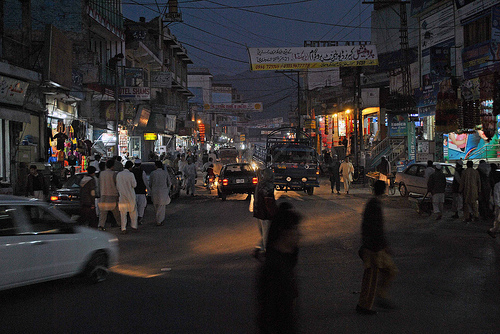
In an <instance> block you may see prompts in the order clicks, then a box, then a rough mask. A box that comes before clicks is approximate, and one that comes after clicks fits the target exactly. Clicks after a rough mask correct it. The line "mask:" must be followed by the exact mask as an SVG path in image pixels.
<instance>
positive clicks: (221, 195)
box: [220, 192, 227, 201]
mask: <svg viewBox="0 0 500 334" xmlns="http://www.w3.org/2000/svg"><path fill="white" fill-rule="evenodd" d="M226 197H227V195H226V193H225V192H221V193H220V198H221V199H222V200H223V201H225V200H226Z"/></svg>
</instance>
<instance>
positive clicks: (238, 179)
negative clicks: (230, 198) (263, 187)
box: [217, 163, 257, 201]
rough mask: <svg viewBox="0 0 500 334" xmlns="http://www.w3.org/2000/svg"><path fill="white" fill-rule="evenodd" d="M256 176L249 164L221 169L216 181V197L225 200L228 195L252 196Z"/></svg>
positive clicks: (227, 166)
mask: <svg viewBox="0 0 500 334" xmlns="http://www.w3.org/2000/svg"><path fill="white" fill-rule="evenodd" d="M256 185H257V174H256V172H255V170H254V168H253V167H252V165H251V164H248V163H239V164H228V165H225V166H224V167H222V170H221V172H220V175H219V177H218V181H217V195H218V196H219V197H220V198H221V199H222V200H223V201H225V200H226V197H227V195H230V194H253V193H254V192H255V186H256Z"/></svg>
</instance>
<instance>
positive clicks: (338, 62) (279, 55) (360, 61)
mask: <svg viewBox="0 0 500 334" xmlns="http://www.w3.org/2000/svg"><path fill="white" fill-rule="evenodd" d="M248 54H249V56H250V67H251V69H252V70H253V71H274V70H295V69H308V68H325V67H341V66H368V65H378V55H377V48H376V46H375V45H348V46H332V47H317V48H314V47H297V48H249V49H248Z"/></svg>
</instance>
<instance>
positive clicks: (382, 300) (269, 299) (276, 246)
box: [250, 169, 398, 334]
mask: <svg viewBox="0 0 500 334" xmlns="http://www.w3.org/2000/svg"><path fill="white" fill-rule="evenodd" d="M385 188H386V183H385V182H383V181H380V180H378V181H376V182H375V184H374V194H375V196H374V197H373V198H372V199H370V200H369V202H368V203H367V204H366V207H365V210H364V214H363V220H362V225H361V231H362V233H361V234H362V246H361V248H360V250H359V256H360V257H361V259H362V261H363V266H364V274H363V281H362V287H361V294H360V298H359V301H358V304H357V306H356V312H357V313H359V314H362V315H373V314H376V313H377V312H376V311H374V310H373V309H372V308H373V306H374V305H377V306H378V307H381V308H386V309H393V308H395V307H396V306H395V304H394V303H393V302H392V300H391V299H390V298H389V287H390V285H391V283H392V281H393V280H394V278H395V277H396V275H397V273H398V269H397V267H396V265H395V264H394V262H393V260H392V256H391V253H392V252H391V249H390V247H389V244H388V242H387V240H386V238H385V233H384V215H383V210H382V202H381V200H380V196H382V195H383V194H384V193H385ZM250 209H251V210H250V211H252V212H253V216H254V217H255V218H257V219H258V228H259V231H260V235H261V238H260V240H259V241H258V243H257V245H256V246H255V249H254V252H253V256H254V257H255V258H256V259H257V260H259V261H260V262H261V266H260V268H259V271H258V274H257V302H258V313H257V325H258V329H259V332H260V333H287V334H293V333H297V323H296V319H297V318H296V308H295V304H296V303H295V301H296V298H297V297H298V287H297V282H296V275H295V266H296V264H297V261H298V254H299V240H300V232H299V224H300V221H301V219H302V218H301V215H300V214H299V213H297V212H296V211H295V210H294V208H293V207H292V205H291V204H290V203H288V202H283V203H281V204H279V205H278V204H277V203H276V199H275V197H274V185H273V174H272V171H271V170H268V169H266V170H263V171H261V172H260V175H259V182H258V183H257V186H256V189H255V193H254V201H253V205H251V208H250Z"/></svg>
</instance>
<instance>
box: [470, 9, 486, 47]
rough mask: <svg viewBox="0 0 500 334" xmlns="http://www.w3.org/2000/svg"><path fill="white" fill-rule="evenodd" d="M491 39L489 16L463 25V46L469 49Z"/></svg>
mask: <svg viewBox="0 0 500 334" xmlns="http://www.w3.org/2000/svg"><path fill="white" fill-rule="evenodd" d="M490 39H491V15H486V16H483V17H480V18H478V19H477V20H475V21H472V22H470V23H468V24H466V25H464V46H465V47H469V46H472V45H476V44H479V43H482V42H486V41H488V40H490Z"/></svg>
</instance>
